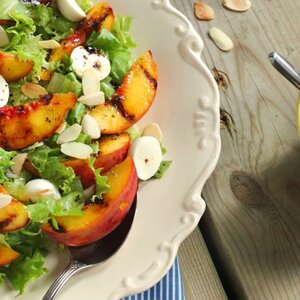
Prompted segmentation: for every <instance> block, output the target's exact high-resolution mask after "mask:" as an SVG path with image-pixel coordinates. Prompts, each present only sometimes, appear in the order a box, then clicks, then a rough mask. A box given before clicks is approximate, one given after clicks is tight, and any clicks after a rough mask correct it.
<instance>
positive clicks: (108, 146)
mask: <svg viewBox="0 0 300 300" xmlns="http://www.w3.org/2000/svg"><path fill="white" fill-rule="evenodd" d="M129 146H130V136H129V134H128V133H127V132H123V133H121V134H117V135H109V136H103V137H101V139H100V141H99V153H98V155H97V157H96V160H95V163H94V167H95V168H96V169H98V168H102V173H105V172H106V171H108V170H109V169H111V168H112V167H113V166H115V165H117V164H119V163H120V162H122V161H123V160H124V159H125V158H126V156H127V152H128V149H129ZM64 164H65V165H66V166H68V167H71V168H73V170H74V171H75V174H76V175H77V176H80V179H81V183H82V185H83V186H84V187H85V188H86V187H89V186H91V185H93V184H94V182H95V179H94V174H93V172H92V170H91V169H90V168H89V166H88V162H87V160H86V159H72V160H68V161H65V162H64Z"/></svg>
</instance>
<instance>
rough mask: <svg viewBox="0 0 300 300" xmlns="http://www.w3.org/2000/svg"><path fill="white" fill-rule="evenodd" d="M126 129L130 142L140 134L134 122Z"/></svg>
mask: <svg viewBox="0 0 300 300" xmlns="http://www.w3.org/2000/svg"><path fill="white" fill-rule="evenodd" d="M126 131H127V132H128V133H129V135H130V139H131V143H132V142H133V141H134V140H136V139H137V138H139V137H141V135H142V132H141V130H140V129H139V127H138V126H137V125H136V124H135V125H133V126H131V127H130V128H128V129H127V130H126Z"/></svg>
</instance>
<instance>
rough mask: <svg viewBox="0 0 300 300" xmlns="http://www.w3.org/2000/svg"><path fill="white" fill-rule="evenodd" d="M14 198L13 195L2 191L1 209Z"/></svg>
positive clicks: (0, 195) (0, 196)
mask: <svg viewBox="0 0 300 300" xmlns="http://www.w3.org/2000/svg"><path fill="white" fill-rule="evenodd" d="M12 199H13V197H12V196H10V195H6V194H2V193H0V209H1V208H3V207H6V206H8V205H9V204H10V203H11V201H12Z"/></svg>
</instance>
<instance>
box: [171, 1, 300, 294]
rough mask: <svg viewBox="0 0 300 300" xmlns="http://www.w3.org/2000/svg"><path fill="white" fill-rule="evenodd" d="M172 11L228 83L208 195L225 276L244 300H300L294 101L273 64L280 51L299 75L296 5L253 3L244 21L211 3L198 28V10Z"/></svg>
mask: <svg viewBox="0 0 300 300" xmlns="http://www.w3.org/2000/svg"><path fill="white" fill-rule="evenodd" d="M173 2H174V4H175V6H176V7H178V8H179V9H180V10H181V11H182V12H183V13H184V14H185V15H186V16H187V17H188V18H189V19H190V20H191V21H192V23H193V25H194V26H195V28H196V30H197V31H198V32H199V33H200V35H201V36H202V37H203V39H204V45H205V48H204V51H203V58H204V60H205V62H206V63H207V65H208V67H209V68H210V69H211V70H213V69H215V70H220V71H222V72H224V73H226V74H227V76H228V80H227V79H226V78H225V82H227V83H228V86H226V84H225V86H224V85H223V87H220V92H221V108H222V117H223V118H222V121H223V122H222V123H223V128H224V129H223V130H222V132H221V135H222V154H221V157H220V161H219V164H218V166H217V168H216V170H215V172H214V174H213V176H212V177H211V179H210V180H209V181H208V183H207V184H206V186H205V189H204V197H205V199H206V202H207V206H208V208H207V212H206V214H205V217H204V220H203V222H204V224H203V227H204V228H205V230H206V231H207V232H206V235H207V236H208V237H209V239H210V242H211V243H212V244H213V246H214V252H215V254H216V255H217V257H219V258H220V263H221V264H222V266H221V269H222V270H224V273H222V274H221V275H222V276H224V277H227V278H228V280H229V283H230V285H231V289H232V290H233V291H234V294H235V295H236V296H238V297H239V298H240V299H300V284H299V282H300V217H299V216H300V144H299V141H298V139H297V132H296V126H295V124H296V123H295V118H296V117H295V111H296V99H297V91H296V90H295V88H294V87H293V86H292V85H291V84H289V83H288V82H287V81H286V80H285V79H283V78H282V77H281V75H279V74H278V73H277V72H276V71H275V69H273V67H272V66H271V65H270V63H269V61H268V57H267V55H268V53H269V52H271V51H274V50H276V51H278V52H280V53H281V54H283V55H284V56H286V57H287V58H288V59H289V60H290V61H291V62H292V63H294V64H295V65H296V66H297V67H298V69H300V50H299V49H300V35H299V28H300V18H299V12H300V1H293V0H276V1H275V0H269V1H267V0H252V7H251V9H250V10H249V11H247V12H244V13H238V12H233V11H230V10H227V9H225V8H224V7H223V6H222V4H221V0H219V1H217V0H207V1H205V2H207V3H208V4H210V5H211V6H212V7H213V8H214V10H215V12H216V18H215V19H214V20H213V21H211V22H203V21H198V20H196V19H195V17H194V15H193V1H191V0H174V1H173ZM212 26H216V27H219V28H220V29H222V30H223V31H224V32H226V33H227V34H228V35H229V36H230V37H231V38H232V40H233V42H234V45H235V46H234V49H233V50H232V51H230V52H229V53H224V52H221V51H220V50H219V49H218V48H217V47H216V46H215V45H214V44H213V42H212V41H211V40H210V39H209V37H208V36H207V32H208V30H209V28H210V27H212ZM220 76H221V77H222V73H221V75H220ZM223 82H224V81H223Z"/></svg>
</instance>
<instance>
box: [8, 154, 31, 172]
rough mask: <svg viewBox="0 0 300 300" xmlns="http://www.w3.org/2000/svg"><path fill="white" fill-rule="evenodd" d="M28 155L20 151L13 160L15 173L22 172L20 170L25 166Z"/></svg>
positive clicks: (12, 168) (12, 167)
mask: <svg viewBox="0 0 300 300" xmlns="http://www.w3.org/2000/svg"><path fill="white" fill-rule="evenodd" d="M27 156H28V155H27V153H20V154H17V155H16V156H15V157H14V158H13V159H12V162H14V163H15V164H14V165H13V166H11V167H10V168H11V170H12V171H13V173H15V174H20V172H21V170H22V168H23V165H24V162H25V160H26V159H27Z"/></svg>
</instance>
